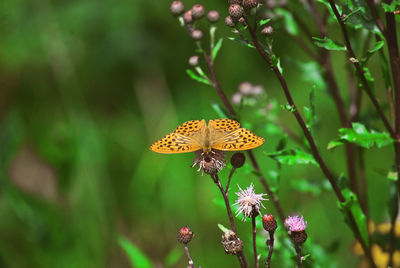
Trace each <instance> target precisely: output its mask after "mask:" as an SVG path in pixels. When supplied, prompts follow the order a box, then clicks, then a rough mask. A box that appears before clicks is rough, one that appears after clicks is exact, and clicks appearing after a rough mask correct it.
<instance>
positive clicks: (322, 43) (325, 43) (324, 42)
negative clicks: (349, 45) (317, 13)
mask: <svg viewBox="0 0 400 268" xmlns="http://www.w3.org/2000/svg"><path fill="white" fill-rule="evenodd" d="M312 39H314V40H315V42H314V44H315V45H317V46H318V47H322V48H325V49H327V50H336V51H345V50H346V47H345V46H344V45H341V44H339V43H336V42H334V41H332V40H331V39H329V38H328V37H326V36H325V37H324V38H323V39H321V38H318V37H313V38H312Z"/></svg>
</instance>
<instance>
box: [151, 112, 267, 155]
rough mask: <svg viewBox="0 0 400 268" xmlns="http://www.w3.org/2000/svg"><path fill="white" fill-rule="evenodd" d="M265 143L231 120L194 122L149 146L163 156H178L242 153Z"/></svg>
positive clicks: (189, 122)
mask: <svg viewBox="0 0 400 268" xmlns="http://www.w3.org/2000/svg"><path fill="white" fill-rule="evenodd" d="M263 143H264V139H263V138H261V137H258V136H257V135H255V134H254V133H253V132H251V131H250V130H248V129H245V128H240V124H239V123H238V122H237V121H235V120H231V119H216V120H210V121H209V122H208V125H207V124H206V121H205V120H204V119H203V120H192V121H188V122H185V123H183V124H182V125H180V126H178V127H177V128H176V129H175V130H174V132H172V133H170V134H168V135H166V136H164V137H163V138H162V139H160V140H158V141H156V142H155V143H153V144H152V145H151V146H150V150H152V151H154V152H157V153H162V154H177V153H187V152H194V151H197V150H203V152H204V153H206V154H208V153H210V152H211V149H216V150H221V151H243V150H249V149H253V148H256V147H258V146H260V145H262V144H263Z"/></svg>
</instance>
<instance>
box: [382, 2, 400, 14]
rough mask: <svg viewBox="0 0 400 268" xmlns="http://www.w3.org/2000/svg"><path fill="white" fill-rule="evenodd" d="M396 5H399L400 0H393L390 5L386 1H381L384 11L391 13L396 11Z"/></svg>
mask: <svg viewBox="0 0 400 268" xmlns="http://www.w3.org/2000/svg"><path fill="white" fill-rule="evenodd" d="M397 6H400V0H393V1H392V2H391V3H390V5H388V4H386V3H382V7H383V9H384V10H385V12H389V13H393V12H395V11H396V9H397Z"/></svg>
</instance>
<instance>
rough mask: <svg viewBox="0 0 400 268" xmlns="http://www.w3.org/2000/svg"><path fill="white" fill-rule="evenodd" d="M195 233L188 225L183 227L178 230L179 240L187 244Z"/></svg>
mask: <svg viewBox="0 0 400 268" xmlns="http://www.w3.org/2000/svg"><path fill="white" fill-rule="evenodd" d="M193 236H194V234H193V232H192V231H191V230H190V228H189V227H188V226H185V227H182V228H181V229H179V231H178V242H179V243H182V244H187V243H189V242H190V240H192V238H193Z"/></svg>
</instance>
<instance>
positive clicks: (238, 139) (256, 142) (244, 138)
mask: <svg viewBox="0 0 400 268" xmlns="http://www.w3.org/2000/svg"><path fill="white" fill-rule="evenodd" d="M263 143H264V138H261V137H258V136H257V135H255V134H254V133H253V132H251V131H250V130H248V129H245V128H239V129H237V130H235V131H232V132H230V133H228V134H226V135H224V136H222V137H220V138H218V139H216V140H215V141H214V142H213V143H212V144H211V147H212V148H213V149H217V150H221V151H242V150H249V149H253V148H256V147H258V146H260V145H262V144H263Z"/></svg>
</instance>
